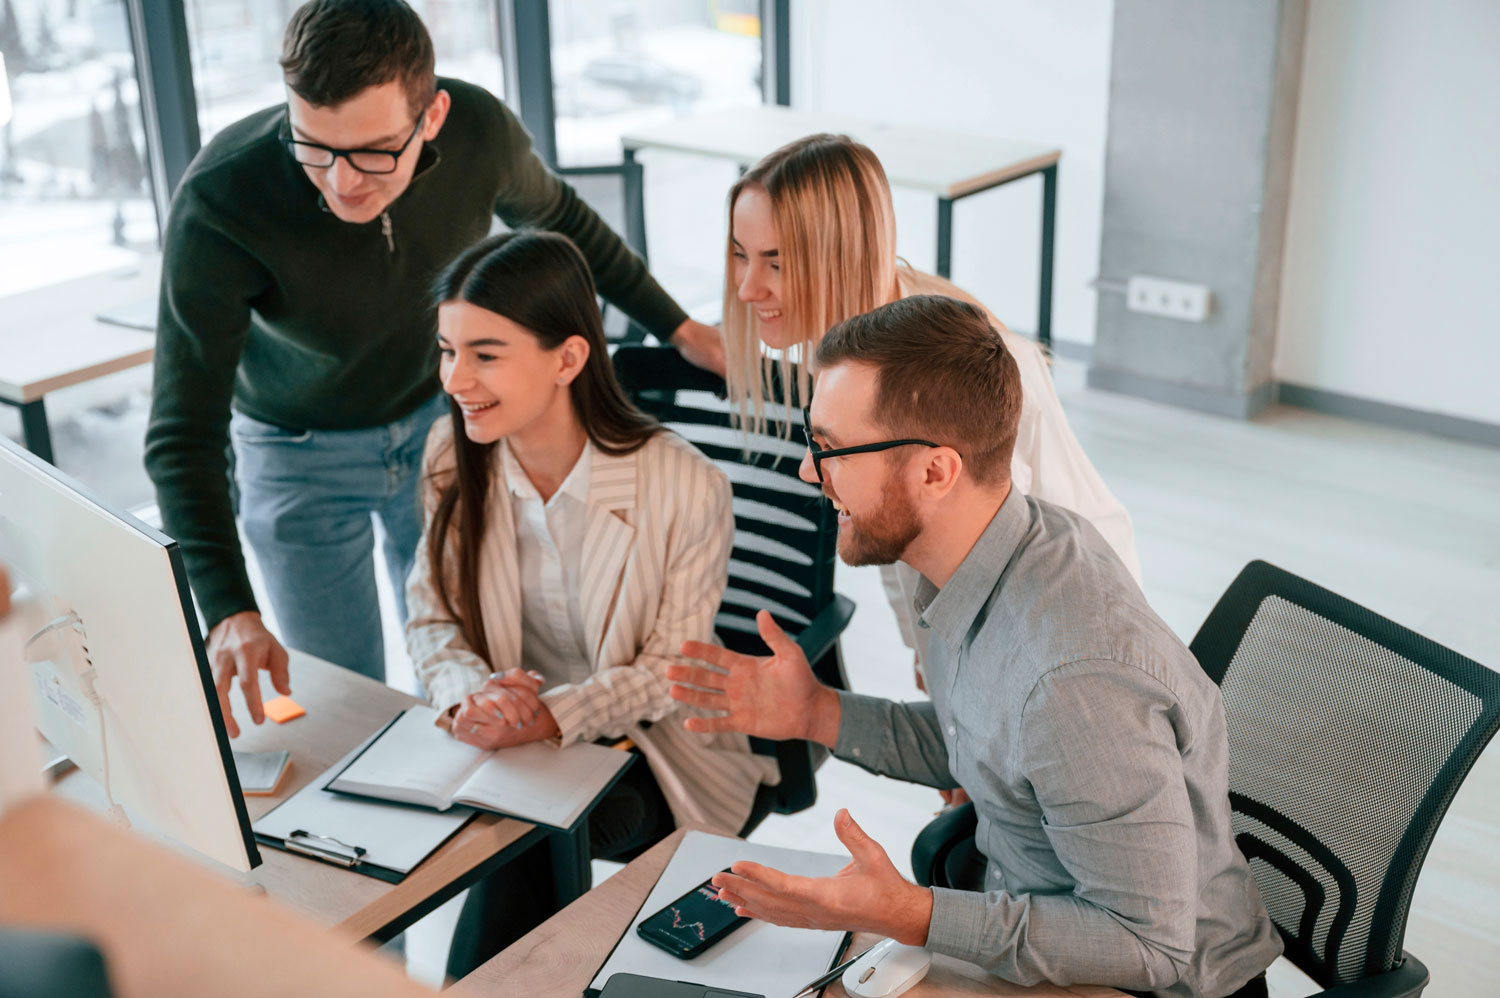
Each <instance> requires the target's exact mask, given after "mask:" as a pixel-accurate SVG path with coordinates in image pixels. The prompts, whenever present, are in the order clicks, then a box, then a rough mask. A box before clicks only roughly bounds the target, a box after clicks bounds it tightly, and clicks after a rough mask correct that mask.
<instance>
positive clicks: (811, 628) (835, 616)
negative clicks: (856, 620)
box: [797, 593, 854, 666]
mask: <svg viewBox="0 0 1500 998" xmlns="http://www.w3.org/2000/svg"><path fill="white" fill-rule="evenodd" d="M853 616H854V601H853V600H852V599H850V598H849V597H847V596H844V595H841V594H839V593H834V594H833V600H832V602H830V603H829V604H828V605H827V606H825V607H824V608H823V609H821V610H819V611H818V615H817V616H816V617H814V618H813V619H812V620H811V621H810V622H809V623H808V625H807V626H806V627H804V628H802V633H800V634H798V635H797V644H798V645H800V646H801V648H802V654H804V655H806V656H807V663H808V664H809V665H812V666H816V665H817V664H818V663H819V662H820V661H822V660H823V656H824V655H827V654H828V653H829V652H830V651H832V650H833V646H834V645H835V644H836V643H837V642H838V639H839V635H840V634H843V633H844V628H846V627H848V626H849V621H850V619H851V618H853Z"/></svg>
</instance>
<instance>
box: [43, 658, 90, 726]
mask: <svg viewBox="0 0 1500 998" xmlns="http://www.w3.org/2000/svg"><path fill="white" fill-rule="evenodd" d="M33 674H34V675H35V676H36V688H37V692H38V693H40V694H41V697H42V699H43V700H44V701H45V702H47V703H50V704H51V705H52V706H54V707H56V708H57V709H58V710H60V711H62V712H63V713H64V714H66V715H67V716H68V720H70V721H72V722H73V723H74V724H76V725H78V726H79V727H80V728H82V727H86V726H87V725H88V713H87V712H86V711H85V710H84V709H83V702H82V701H81V700H79V699H78V698H77V697H75V696H74V695H73V694H72V693H70V692H69V691H68V689H67V688H66V687H65V686H63V684H62V680H60V679H58V678H57V674H56V673H55V672H53V671H52V670H51V669H50V668H46V667H45V664H44V663H37V665H36V666H35V668H34V669H33Z"/></svg>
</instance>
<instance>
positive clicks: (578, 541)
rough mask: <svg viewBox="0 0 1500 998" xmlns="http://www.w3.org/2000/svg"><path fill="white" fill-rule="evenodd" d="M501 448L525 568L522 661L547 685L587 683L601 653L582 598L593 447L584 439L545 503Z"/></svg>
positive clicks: (508, 452) (518, 554) (521, 564)
mask: <svg viewBox="0 0 1500 998" xmlns="http://www.w3.org/2000/svg"><path fill="white" fill-rule="evenodd" d="M501 453H502V455H503V456H502V461H503V467H504V469H505V485H506V488H507V489H508V490H509V491H510V501H511V509H512V511H513V512H514V513H515V524H516V560H517V562H518V563H519V568H520V572H521V578H520V582H521V667H522V668H523V669H528V670H534V671H536V672H539V673H541V674H542V676H543V677H545V681H544V682H543V683H542V687H543V688H544V689H548V688H551V687H553V686H557V685H559V684H561V683H582V682H585V681H586V680H587V679H588V678H589V676H590V675H591V674H592V668H591V667H590V665H589V663H590V661H591V660H592V658H593V656H592V655H591V654H590V653H589V650H588V639H587V637H586V636H585V634H584V626H583V612H582V610H581V609H580V608H579V603H578V593H579V592H580V590H581V589H582V586H581V585H580V584H579V578H578V576H579V571H580V563H581V561H582V559H583V539H584V534H585V531H586V529H587V527H588V512H589V459H590V457H591V456H592V454H593V446H592V445H591V444H589V443H588V442H587V441H585V442H584V445H583V453H582V454H580V455H579V456H578V462H577V463H576V464H574V465H573V470H572V471H570V472H568V475H567V477H566V478H564V479H563V482H562V485H560V486H558V489H557V492H555V493H554V494H553V496H552V498H551V499H548V500H547V501H546V502H545V503H544V502H543V501H542V497H541V494H540V493H539V492H537V490H536V486H534V485H532V484H531V479H529V478H527V477H526V472H525V471H524V470H523V469H522V468H521V464H520V462H519V461H517V460H516V457H515V455H514V454H512V453H511V450H510V447H509V446H508V445H502V447H501Z"/></svg>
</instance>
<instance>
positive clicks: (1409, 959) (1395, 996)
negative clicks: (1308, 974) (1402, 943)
mask: <svg viewBox="0 0 1500 998" xmlns="http://www.w3.org/2000/svg"><path fill="white" fill-rule="evenodd" d="M1429 980H1431V975H1429V974H1428V973H1427V968H1426V967H1425V966H1424V965H1423V964H1422V961H1421V960H1418V959H1417V958H1416V957H1414V956H1412V955H1411V954H1410V953H1408V952H1406V950H1402V951H1401V963H1400V964H1399V965H1398V966H1395V967H1392V968H1391V969H1390V970H1387V971H1386V972H1385V973H1383V974H1375V975H1373V976H1371V977H1366V978H1364V979H1362V980H1358V981H1351V982H1350V983H1348V984H1340V985H1339V986H1338V987H1333V988H1329V989H1328V990H1327V991H1319V992H1318V996H1317V998H1417V996H1418V995H1420V994H1421V993H1422V989H1423V988H1425V987H1427V982H1428V981H1429Z"/></svg>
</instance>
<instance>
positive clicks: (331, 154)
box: [281, 108, 427, 174]
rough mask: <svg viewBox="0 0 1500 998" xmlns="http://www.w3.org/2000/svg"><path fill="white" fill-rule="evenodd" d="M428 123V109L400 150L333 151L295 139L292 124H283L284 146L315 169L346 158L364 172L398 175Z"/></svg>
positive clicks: (301, 161)
mask: <svg viewBox="0 0 1500 998" xmlns="http://www.w3.org/2000/svg"><path fill="white" fill-rule="evenodd" d="M426 120H427V111H426V109H425V108H424V109H423V111H422V113H421V114H419V115H417V123H416V124H415V125H413V126H411V134H410V135H408V136H407V137H406V141H405V142H403V143H401V148H400V149H330V148H329V147H328V146H320V145H318V144H317V143H316V142H302V141H299V140H297V139H294V138H292V131H291V123H290V122H286V121H283V122H282V124H281V143H282V145H284V146H286V149H287V152H289V153H291V154H292V159H295V160H296V161H297V162H299V163H301V164H302V165H303V166H311V167H313V168H314V169H319V170H326V169H328V168H329V167H330V166H332V165H333V161H334V160H336V159H338V158H339V157H340V156H342V157H344V159H346V160H347V161H348V162H349V165H350V166H352V167H354V168H355V169H356V170H358V171H359V172H360V173H374V174H380V173H395V172H396V165H397V162H398V161H399V160H400V159H401V154H402V153H404V152H406V149H407V147H408V146H410V145H411V143H412V140H413V139H415V138H416V137H417V132H418V131H419V130H420V129H421V128H422V122H424V121H426Z"/></svg>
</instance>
